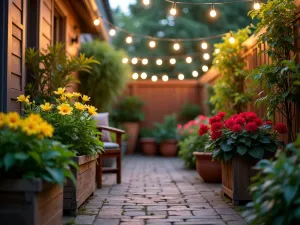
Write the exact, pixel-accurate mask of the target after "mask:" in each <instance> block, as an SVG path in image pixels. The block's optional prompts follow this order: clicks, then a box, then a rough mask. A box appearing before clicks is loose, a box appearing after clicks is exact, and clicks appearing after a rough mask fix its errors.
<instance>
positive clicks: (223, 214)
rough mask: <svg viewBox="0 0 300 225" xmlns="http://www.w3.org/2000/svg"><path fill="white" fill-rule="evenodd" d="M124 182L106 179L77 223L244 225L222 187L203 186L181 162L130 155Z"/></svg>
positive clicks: (124, 168)
mask: <svg viewBox="0 0 300 225" xmlns="http://www.w3.org/2000/svg"><path fill="white" fill-rule="evenodd" d="M122 178H123V180H122V184H120V185H116V184H115V175H106V177H105V178H104V186H103V188H102V189H98V190H96V192H95V194H94V196H92V197H91V198H90V199H89V200H88V201H87V203H85V204H84V205H83V206H82V207H81V208H80V210H79V212H78V216H77V217H76V218H75V219H73V221H72V218H71V222H70V218H64V219H65V221H68V222H67V223H66V224H76V225H79V224H80V225H87V224H92V225H144V224H147V225H148V224H149V225H150V224H152V225H154V224H157V225H172V224H173V225H180V224H182V225H184V224H192V225H197V224H205V225H208V224H210V225H212V224H220V225H221V224H227V225H242V224H244V221H243V218H242V217H241V216H240V215H239V213H238V212H237V211H236V210H234V209H233V208H232V205H231V203H230V201H228V200H226V199H225V200H224V199H223V198H222V197H221V184H208V183H204V182H203V181H202V180H201V178H200V177H199V176H198V174H197V172H196V171H193V170H186V169H184V168H183V162H182V161H181V160H180V159H178V158H162V157H145V156H130V157H126V158H125V159H124V160H123V174H122Z"/></svg>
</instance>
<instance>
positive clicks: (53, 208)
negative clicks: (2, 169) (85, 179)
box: [0, 179, 63, 225]
mask: <svg viewBox="0 0 300 225" xmlns="http://www.w3.org/2000/svg"><path fill="white" fill-rule="evenodd" d="M62 219H63V190H62V188H60V187H59V186H58V185H55V184H49V183H45V182H43V181H42V180H41V179H36V180H25V179H16V180H1V181H0V225H14V224H16V225H54V224H55V225H62V223H63V220H62Z"/></svg>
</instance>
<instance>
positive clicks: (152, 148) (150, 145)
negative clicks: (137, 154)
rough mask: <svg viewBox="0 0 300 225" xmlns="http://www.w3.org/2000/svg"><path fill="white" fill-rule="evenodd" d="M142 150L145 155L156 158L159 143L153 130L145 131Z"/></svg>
mask: <svg viewBox="0 0 300 225" xmlns="http://www.w3.org/2000/svg"><path fill="white" fill-rule="evenodd" d="M140 144H141V148H142V150H143V152H144V154H145V155H148V156H154V155H156V153H157V143H156V140H155V138H154V135H153V130H152V129H146V128H145V129H143V130H142V131H141V139H140Z"/></svg>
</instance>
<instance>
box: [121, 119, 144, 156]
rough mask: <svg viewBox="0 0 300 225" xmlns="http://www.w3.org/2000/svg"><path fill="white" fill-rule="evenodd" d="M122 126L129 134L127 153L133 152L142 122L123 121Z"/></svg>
mask: <svg viewBox="0 0 300 225" xmlns="http://www.w3.org/2000/svg"><path fill="white" fill-rule="evenodd" d="M122 126H123V127H124V130H125V131H126V133H127V134H128V141H127V152H126V154H127V155H128V154H132V153H133V152H134V150H135V147H136V142H137V138H138V134H139V129H140V123H134V122H132V123H129V122H128V123H123V124H122Z"/></svg>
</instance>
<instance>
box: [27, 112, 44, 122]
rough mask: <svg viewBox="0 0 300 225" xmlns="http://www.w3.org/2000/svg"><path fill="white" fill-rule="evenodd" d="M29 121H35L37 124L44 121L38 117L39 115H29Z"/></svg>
mask: <svg viewBox="0 0 300 225" xmlns="http://www.w3.org/2000/svg"><path fill="white" fill-rule="evenodd" d="M28 119H29V120H33V121H36V122H37V123H42V122H43V121H44V120H43V119H42V117H41V116H40V114H30V115H29V116H28Z"/></svg>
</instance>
